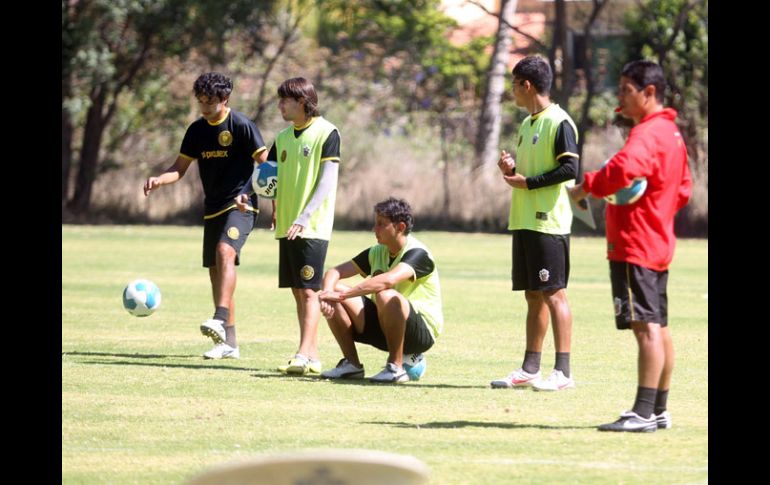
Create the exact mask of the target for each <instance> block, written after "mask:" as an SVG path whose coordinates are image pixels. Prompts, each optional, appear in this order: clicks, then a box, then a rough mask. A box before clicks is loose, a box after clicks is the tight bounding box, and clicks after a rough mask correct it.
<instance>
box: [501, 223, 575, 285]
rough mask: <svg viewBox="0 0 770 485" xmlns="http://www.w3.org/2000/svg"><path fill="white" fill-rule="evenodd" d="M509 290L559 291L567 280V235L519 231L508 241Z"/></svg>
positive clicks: (514, 232)
mask: <svg viewBox="0 0 770 485" xmlns="http://www.w3.org/2000/svg"><path fill="white" fill-rule="evenodd" d="M511 280H512V282H513V291H519V290H534V291H546V290H560V289H562V288H566V287H567V281H568V280H569V234H545V233H542V232H537V231H529V230H526V229H520V230H515V231H513V235H512V242H511Z"/></svg>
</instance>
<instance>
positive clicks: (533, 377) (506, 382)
mask: <svg viewBox="0 0 770 485" xmlns="http://www.w3.org/2000/svg"><path fill="white" fill-rule="evenodd" d="M541 378H542V376H541V375H540V371H537V372H535V373H534V374H530V373H529V372H526V371H525V370H524V369H516V370H515V371H513V372H511V373H510V374H508V375H507V376H505V377H503V378H502V379H497V380H495V381H492V382H490V383H489V385H490V386H492V387H493V388H496V389H502V388H511V387H529V386H531V385H532V384H534V383H535V382H537V381H539V380H540V379H541Z"/></svg>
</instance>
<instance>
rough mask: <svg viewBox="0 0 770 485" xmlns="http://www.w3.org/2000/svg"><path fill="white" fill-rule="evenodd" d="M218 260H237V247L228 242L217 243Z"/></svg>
mask: <svg viewBox="0 0 770 485" xmlns="http://www.w3.org/2000/svg"><path fill="white" fill-rule="evenodd" d="M217 260H219V261H228V260H235V249H234V248H233V247H232V246H230V245H229V244H227V243H226V242H220V243H218V244H217Z"/></svg>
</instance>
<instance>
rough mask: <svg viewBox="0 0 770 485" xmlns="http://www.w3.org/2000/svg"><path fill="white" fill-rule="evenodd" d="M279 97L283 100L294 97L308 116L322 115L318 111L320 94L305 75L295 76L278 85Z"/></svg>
mask: <svg viewBox="0 0 770 485" xmlns="http://www.w3.org/2000/svg"><path fill="white" fill-rule="evenodd" d="M278 97H279V98H280V99H281V100H284V99H292V100H294V101H295V102H297V103H299V104H301V105H302V107H303V109H304V113H305V116H306V117H311V116H320V112H319V111H318V95H317V94H316V92H315V87H313V83H311V82H310V81H308V80H307V79H305V78H304V77H293V78H291V79H287V80H286V81H284V82H282V83H281V85H280V86H278ZM279 107H280V104H279ZM282 112H283V110H282ZM284 118H285V116H284Z"/></svg>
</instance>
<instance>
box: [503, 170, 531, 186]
mask: <svg viewBox="0 0 770 485" xmlns="http://www.w3.org/2000/svg"><path fill="white" fill-rule="evenodd" d="M503 179H505V183H507V184H508V185H510V186H511V187H513V188H514V189H526V188H527V177H525V176H523V175H522V174H520V173H516V174H513V175H503Z"/></svg>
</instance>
